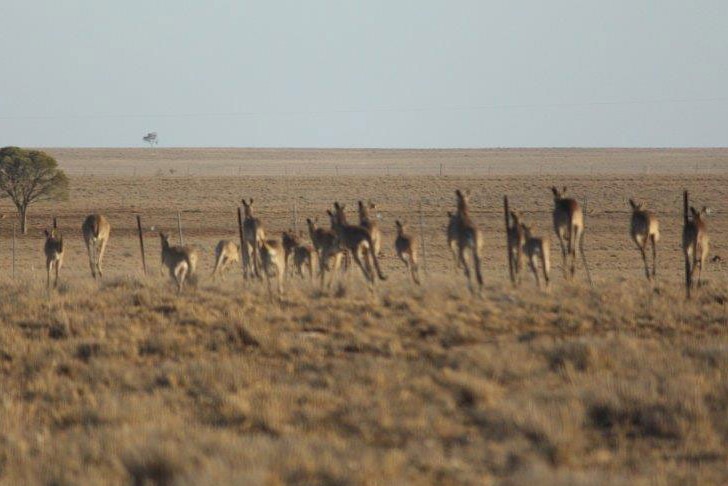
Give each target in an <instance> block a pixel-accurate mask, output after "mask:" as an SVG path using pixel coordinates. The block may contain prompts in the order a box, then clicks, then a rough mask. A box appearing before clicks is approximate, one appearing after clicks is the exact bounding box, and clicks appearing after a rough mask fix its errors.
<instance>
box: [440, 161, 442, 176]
mask: <svg viewBox="0 0 728 486" xmlns="http://www.w3.org/2000/svg"><path fill="white" fill-rule="evenodd" d="M440 177H442V164H440Z"/></svg>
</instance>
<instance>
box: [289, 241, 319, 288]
mask: <svg viewBox="0 0 728 486" xmlns="http://www.w3.org/2000/svg"><path fill="white" fill-rule="evenodd" d="M316 256H317V253H316V250H315V249H314V247H313V246H311V245H298V246H296V247H295V248H294V249H293V265H294V267H295V268H296V271H297V272H298V275H299V276H300V277H301V278H304V276H303V269H304V267H305V268H306V269H307V270H308V277H309V279H310V280H313V267H314V265H315V264H316V263H317V258H316Z"/></svg>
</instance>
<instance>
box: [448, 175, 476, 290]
mask: <svg viewBox="0 0 728 486" xmlns="http://www.w3.org/2000/svg"><path fill="white" fill-rule="evenodd" d="M455 197H456V199H457V212H456V213H455V215H454V216H453V217H452V218H451V224H452V225H453V234H454V236H455V242H456V243H457V250H458V261H459V262H460V265H461V266H462V267H463V269H464V271H465V276H466V277H467V279H468V288H469V289H470V292H471V293H475V289H474V288H473V284H472V282H471V273H470V267H469V266H468V263H467V262H466V261H465V252H466V250H470V252H471V253H472V256H473V267H474V270H475V278H476V280H477V282H478V292H480V291H482V289H483V275H482V273H481V270H480V262H481V257H480V251H481V249H482V246H483V237H482V235H481V233H480V231H479V230H478V228H477V227H476V226H475V223H473V220H472V219H471V218H470V213H469V208H468V196H467V195H466V194H464V193H463V192H462V191H460V189H457V190H456V191H455Z"/></svg>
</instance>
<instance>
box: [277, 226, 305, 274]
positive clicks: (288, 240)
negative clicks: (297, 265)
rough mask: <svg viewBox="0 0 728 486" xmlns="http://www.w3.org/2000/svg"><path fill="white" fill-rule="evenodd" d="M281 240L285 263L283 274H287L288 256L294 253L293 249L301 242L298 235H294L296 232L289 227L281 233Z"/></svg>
mask: <svg viewBox="0 0 728 486" xmlns="http://www.w3.org/2000/svg"><path fill="white" fill-rule="evenodd" d="M281 242H282V243H283V252H284V255H283V260H284V261H285V264H286V269H285V274H286V275H288V268H289V267H288V261H289V260H290V256H291V255H292V254H293V253H294V250H295V249H296V247H297V246H298V245H299V244H300V243H301V241H300V239H299V237H298V235H296V233H295V232H294V231H293V230H292V229H290V228H289V229H288V231H284V232H283V233H282V234H281Z"/></svg>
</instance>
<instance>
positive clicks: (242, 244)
mask: <svg viewBox="0 0 728 486" xmlns="http://www.w3.org/2000/svg"><path fill="white" fill-rule="evenodd" d="M238 233H239V235H240V253H241V255H240V256H241V258H240V262H241V264H242V266H243V278H244V279H246V280H247V278H248V275H247V272H246V270H247V268H246V264H247V263H248V260H247V253H246V252H247V250H246V249H245V237H244V236H243V210H242V208H241V207H240V206H238Z"/></svg>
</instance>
